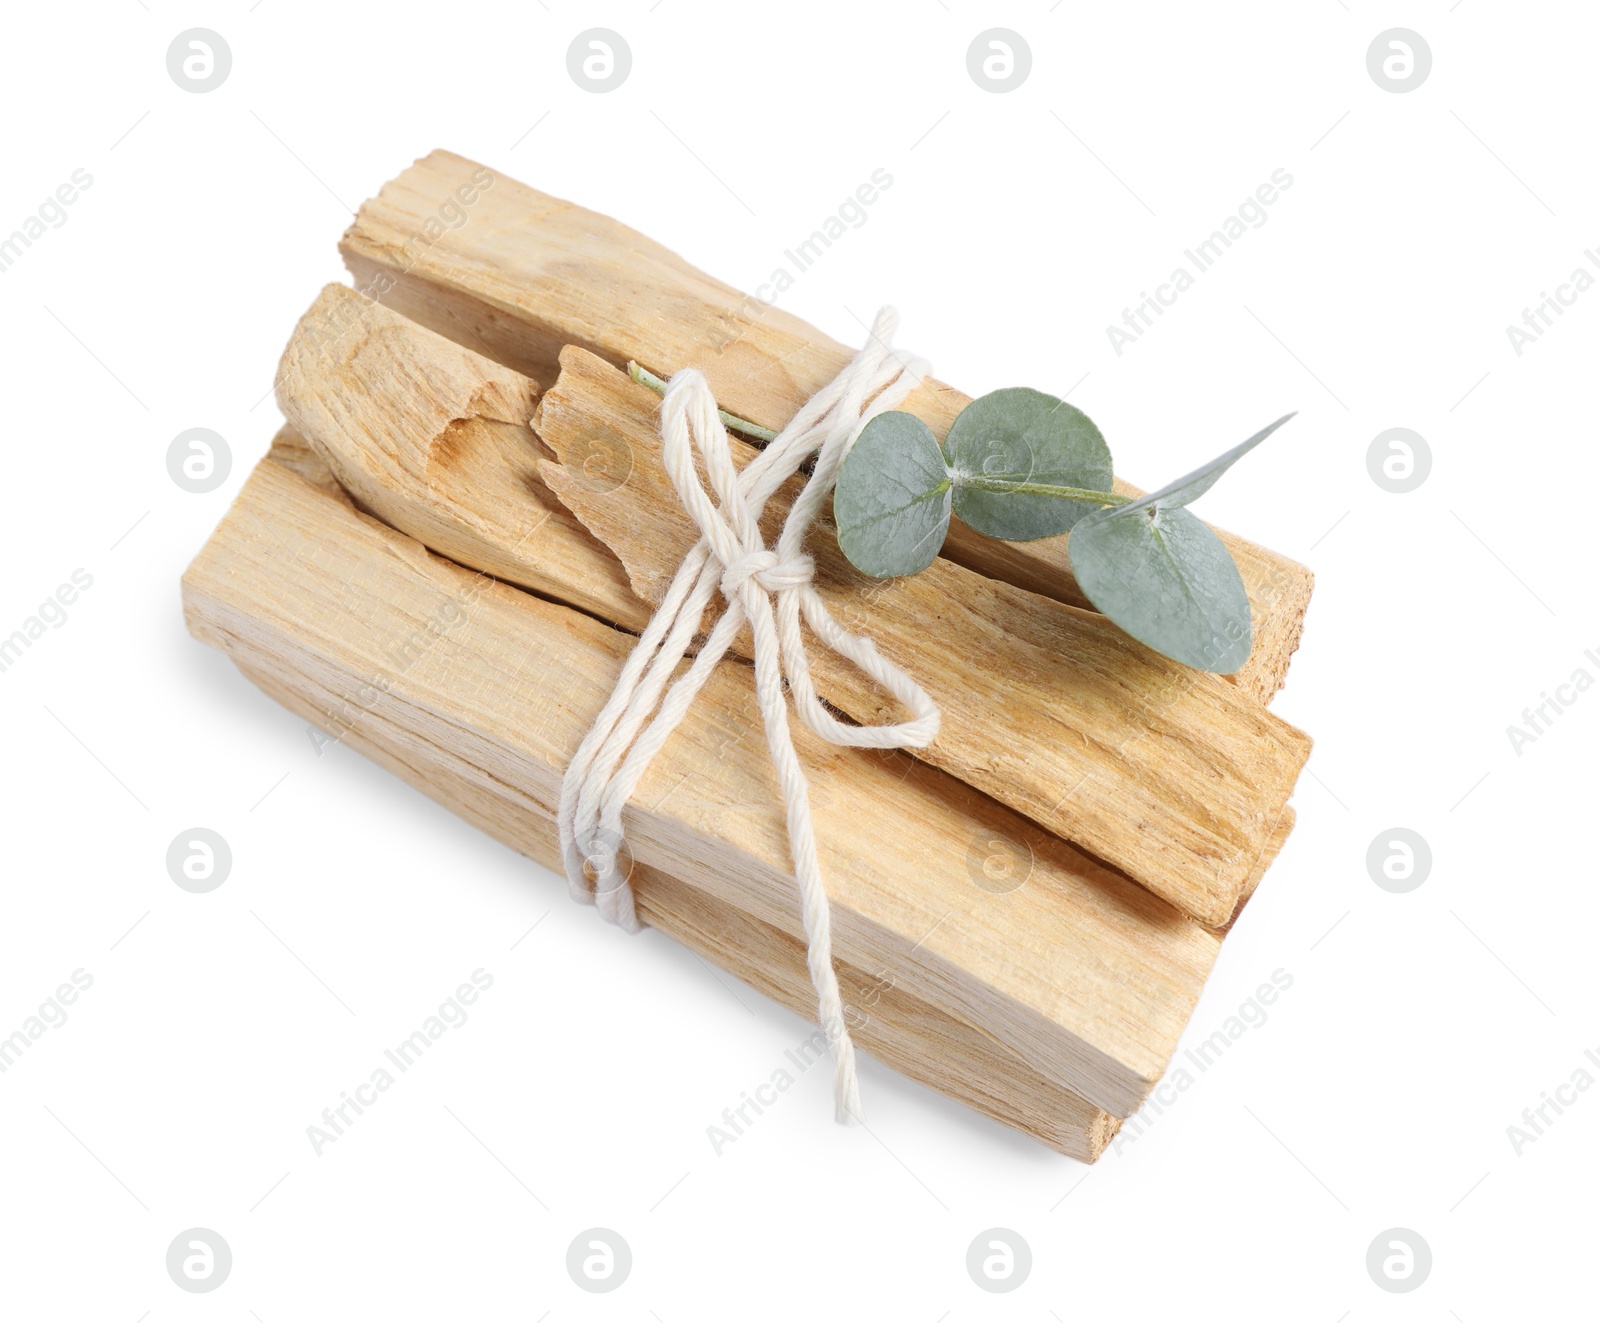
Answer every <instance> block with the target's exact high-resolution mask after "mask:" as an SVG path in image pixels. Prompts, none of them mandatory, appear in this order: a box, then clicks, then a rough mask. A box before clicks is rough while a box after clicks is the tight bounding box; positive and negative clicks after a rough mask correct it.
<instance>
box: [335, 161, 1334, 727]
mask: <svg viewBox="0 0 1600 1323" xmlns="http://www.w3.org/2000/svg"><path fill="white" fill-rule="evenodd" d="M441 218H445V219H441ZM446 220H448V223H446ZM340 251H341V252H342V253H343V255H344V259H345V264H346V266H347V267H348V268H349V270H350V272H351V274H352V276H353V277H354V279H355V282H356V284H357V285H358V286H359V287H361V288H363V289H364V290H366V291H367V292H368V293H370V294H371V295H372V296H373V297H375V298H378V299H380V300H381V301H382V302H384V303H386V304H388V305H389V306H391V307H393V308H396V309H398V310H399V311H401V312H404V313H405V314H406V315H407V316H408V317H411V318H412V319H413V320H415V321H418V322H420V323H422V324H423V325H425V326H428V327H430V328H431V329H433V330H435V331H437V332H439V333H440V334H441V335H444V336H447V337H449V338H450V339H453V340H458V341H460V342H461V343H462V344H464V345H467V346H468V347H470V348H473V349H476V350H479V351H481V352H483V353H485V354H488V355H490V356H491V357H494V358H496V359H497V360H499V361H501V362H503V363H505V364H507V365H508V366H510V367H513V368H516V369H517V370H518V371H520V372H522V373H524V374H526V375H528V376H531V377H533V378H534V379H535V380H538V381H542V382H549V381H553V380H554V379H555V373H556V367H557V360H558V357H559V355H560V352H561V350H562V349H563V348H564V347H565V346H567V345H576V346H579V347H581V348H584V349H587V350H589V351H590V352H592V353H594V354H596V355H598V356H599V357H601V358H603V359H605V360H607V361H608V362H610V363H612V364H613V365H614V366H619V367H620V366H623V365H624V364H625V363H626V362H627V360H628V359H630V358H632V359H636V360H638V361H639V362H640V363H642V364H644V365H645V366H646V367H648V368H650V369H652V370H653V371H655V372H657V373H658V374H660V375H661V376H663V377H667V376H670V375H671V374H672V373H673V372H674V371H676V370H677V369H678V368H680V367H698V368H700V369H701V370H702V371H703V372H704V373H705V375H706V378H707V380H708V381H709V382H710V383H711V385H712V388H713V389H714V390H715V392H716V394H717V397H718V402H719V403H720V404H721V406H722V408H724V409H726V410H728V411H729V412H730V413H733V414H735V415H737V416H739V417H743V418H748V419H750V420H751V421H753V422H757V423H761V424H763V425H764V426H767V427H771V428H774V429H779V428H781V427H782V426H783V424H784V423H786V422H787V421H788V419H789V418H790V417H791V416H792V415H793V413H794V412H795V411H796V410H797V409H798V408H799V407H800V405H801V404H802V403H803V402H804V401H805V400H806V399H808V398H809V397H810V396H811V395H812V394H814V393H815V392H816V391H817V390H818V389H819V388H820V387H821V386H823V385H824V384H826V383H827V382H828V381H829V380H831V379H832V378H833V377H834V376H835V375H837V373H838V372H839V371H840V369H842V368H843V367H844V365H845V364H846V363H847V362H848V361H849V359H850V357H851V355H852V353H853V350H851V349H850V348H847V347H846V346H844V345H841V344H839V343H837V342H836V341H834V340H832V339H830V338H829V337H828V336H826V335H824V334H823V333H822V332H820V331H818V330H817V329H816V328H814V327H812V326H810V325H808V324H807V323H805V322H803V321H801V320H800V319H799V318H797V317H795V316H793V315H791V314H789V313H787V312H785V311H783V310H782V309H781V308H778V307H773V306H769V305H766V304H763V303H761V302H760V301H759V300H757V299H754V298H752V297H750V296H747V295H744V294H741V293H740V292H739V291H738V290H736V289H733V288H732V287H731V286H729V285H726V284H723V283H722V282H721V281H719V280H715V279H713V278H712V277H710V276H708V275H706V274H705V273H704V272H702V271H699V270H697V269H696V268H695V267H694V266H692V265H691V264H689V263H688V262H686V261H684V259H683V258H681V257H679V256H678V255H677V254H676V253H673V252H671V251H669V250H668V249H666V248H664V247H663V246H662V245H660V244H658V243H655V242H654V241H652V240H650V239H648V238H646V237H645V236H644V235H641V234H639V233H638V232H637V231H635V230H632V229H629V228H628V227H627V226H625V225H622V224H620V223H619V222H617V221H614V220H612V219H611V218H609V217H607V216H602V215H599V214H597V213H595V212H592V211H588V210H586V209H584V208H582V207H579V206H575V205H574V204H572V203H569V202H563V201H562V200H560V199H559V198H553V197H549V196H548V195H546V194H544V193H540V192H539V191H537V190H536V189H533V188H529V187H528V186H527V185H525V184H521V183H518V182H517V181H516V180H514V179H510V178H508V177H506V176H504V175H500V174H497V173H496V172H494V171H491V170H489V169H487V168H486V167H484V166H481V165H478V164H477V163H475V162H473V161H469V160H466V159H465V158H463V157H460V156H456V155H454V154H453V153H450V152H445V151H435V152H432V153H430V154H429V155H428V156H426V157H424V158H422V159H421V160H419V161H418V162H416V164H414V165H413V166H411V168H410V169H408V170H406V171H405V172H403V173H402V174H401V175H400V176H399V177H397V178H396V179H393V180H391V181H390V182H389V183H388V184H386V185H385V186H384V187H383V189H382V190H381V191H380V193H379V194H378V196H377V197H375V198H371V199H369V200H368V201H367V202H366V203H364V204H363V205H362V207H361V210H360V212H359V213H358V214H357V216H356V219H355V222H354V224H352V225H351V227H350V229H349V230H348V231H347V232H346V233H345V235H344V238H343V240H342V242H341V244H340ZM907 297H908V298H910V297H914V295H908V296H907ZM1018 384H1024V383H1018ZM968 402H969V401H968V397H967V396H965V395H963V394H961V392H959V391H957V390H955V389H953V388H951V387H949V386H946V385H944V384H943V383H940V382H930V383H929V384H928V385H927V386H925V387H924V388H923V389H922V390H919V391H918V392H917V393H916V394H914V395H913V396H912V397H911V398H910V399H909V400H908V401H907V402H906V403H905V405H903V406H902V407H904V408H906V409H908V410H910V411H911V412H913V413H916V414H917V415H918V416H919V417H921V418H922V419H923V420H924V421H925V422H927V423H928V425H929V426H930V427H932V428H933V430H934V432H935V433H936V435H938V436H939V437H940V438H941V439H942V438H943V436H944V434H945V432H946V430H948V428H949V425H950V423H951V422H952V421H953V420H954V418H955V416H956V415H957V414H958V413H959V412H960V411H961V409H962V408H964V407H965V406H966V404H967V403H968ZM1218 448H1219V449H1220V446H1219V447H1218ZM1117 490H1118V491H1119V492H1122V493H1124V494H1126V495H1130V496H1131V495H1136V494H1138V489H1137V488H1135V487H1133V486H1131V485H1129V484H1127V483H1124V482H1121V481H1120V480H1119V482H1118V484H1117ZM1221 536H1222V538H1223V540H1224V541H1225V542H1226V543H1227V545H1228V548H1229V550H1230V551H1231V552H1232V554H1233V557H1234V560H1235V561H1236V562H1237V563H1238V565H1239V571H1240V574H1241V575H1242V576H1243V578H1244V582H1245V587H1246V590H1247V591H1248V593H1249V596H1250V603H1251V610H1252V614H1253V617H1254V647H1253V649H1252V651H1251V655H1250V660H1249V661H1248V662H1247V663H1246V665H1245V667H1244V668H1243V669H1242V670H1241V671H1240V672H1239V673H1238V675H1237V676H1235V677H1234V679H1235V680H1236V682H1237V683H1239V684H1240V685H1242V686H1243V687H1244V688H1246V689H1247V690H1248V691H1249V692H1251V693H1253V694H1255V695H1256V696H1257V697H1258V698H1260V699H1261V700H1262V701H1263V702H1264V701H1266V700H1268V699H1270V698H1271V696H1272V695H1273V694H1274V693H1276V692H1277V690H1278V689H1279V688H1280V687H1281V686H1282V684H1283V681H1284V676H1285V675H1286V673H1287V671H1288V667H1289V661H1290V658H1291V657H1292V656H1293V653H1294V650H1295V648H1296V647H1297V646H1298V643H1299V638H1300V629H1301V622H1302V620H1303V618H1304V615H1305V610H1306V607H1307V605H1308V603H1309V601H1310V596H1311V584H1312V581H1311V573H1310V571H1309V570H1307V569H1306V568H1305V567H1304V566H1302V565H1298V564H1296V563H1295V562H1294V561H1292V560H1289V559H1288V558H1287V557H1284V556H1280V555H1278V554H1277V553H1276V552H1272V551H1269V550H1267V549H1265V548H1263V547H1259V546H1256V545H1255V544H1253V543H1251V542H1248V541H1246V540H1245V539H1243V538H1239V537H1236V536H1234V535H1232V534H1229V533H1222V534H1221ZM1066 544H1067V538H1066V536H1065V535H1064V536H1061V537H1056V538H1047V539H1043V540H1041V541H1038V542H1019V543H1008V542H998V541H995V540H993V539H990V538H986V537H982V536H980V535H979V534H976V533H974V532H973V531H972V530H970V529H968V528H967V527H966V526H965V525H963V524H961V522H960V521H959V520H954V521H952V523H951V532H950V537H949V540H948V541H947V543H946V544H945V550H944V555H945V556H946V557H947V558H948V559H950V560H954V561H956V562H958V563H959V564H962V565H966V566H967V567H969V568H971V569H973V570H976V571H978V572H979V573H982V574H985V575H987V576H989V577H991V578H996V579H1000V580H1003V581H1005V582H1008V583H1012V584H1015V585H1017V586H1019V587H1023V588H1026V589H1029V590H1030V591H1032V592H1036V593H1040V594H1042V595H1044V596H1046V597H1053V598H1056V599H1058V600H1060V601H1064V602H1068V603H1071V604H1073V605H1076V606H1087V605H1088V603H1087V601H1086V600H1085V599H1084V597H1083V595H1082V594H1081V592H1079V590H1078V588H1077V585H1076V582H1075V581H1074V580H1073V577H1072V572H1071V567H1070V564H1069V562H1068V559H1067V552H1066Z"/></svg>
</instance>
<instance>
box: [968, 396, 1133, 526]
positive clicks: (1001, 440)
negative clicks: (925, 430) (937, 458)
mask: <svg viewBox="0 0 1600 1323" xmlns="http://www.w3.org/2000/svg"><path fill="white" fill-rule="evenodd" d="M944 449H945V456H946V459H947V460H948V462H949V465H950V473H951V477H952V479H953V481H954V482H955V498H954V503H955V513H956V517H957V518H958V519H960V520H961V521H962V522H963V523H964V524H967V525H969V526H970V527H972V528H975V529H976V530H977V531H978V532H980V533H984V534H987V535H988V536H989V537H997V538H1003V539H1005V540H1006V541H1007V542H1031V541H1033V540H1034V539H1035V538H1041V537H1054V536H1056V535H1057V534H1058V533H1065V532H1066V531H1067V530H1068V529H1069V528H1071V527H1072V526H1073V525H1074V524H1075V523H1077V522H1078V520H1080V519H1082V518H1083V517H1084V516H1085V515H1087V514H1089V513H1091V512H1092V511H1094V510H1097V509H1100V508H1102V507H1101V506H1100V505H1098V504H1090V503H1087V502H1084V501H1073V500H1066V499H1063V498H1062V497H1059V496H1042V495H1033V494H1030V493H1026V492H1015V491H1010V492H995V491H981V490H979V489H978V488H976V487H974V486H972V485H971V483H970V479H972V478H980V479H987V480H990V481H998V482H1015V483H1045V484H1049V485H1051V486H1055V487H1077V488H1081V489H1084V490H1087V491H1097V492H1108V491H1110V490H1111V451H1110V450H1109V449H1108V448H1107V446H1106V442H1105V438H1104V437H1103V436H1101V435H1100V429H1099V428H1098V427H1096V426H1095V425H1094V423H1093V422H1092V421H1090V419H1089V416H1088V415H1087V414H1085V413H1084V412H1083V411H1082V410H1081V409H1077V408H1074V407H1073V406H1072V405H1070V404H1067V403H1066V402H1065V401H1063V400H1058V399H1057V398H1056V397H1055V396H1054V395H1046V394H1045V393H1044V392H1043V391H1037V390H1032V389H1030V388H1029V387H1027V386H1012V387H1008V388H1006V389H1004V390H997V391H991V392H990V393H989V394H987V395H983V396H980V397H979V398H978V399H976V400H974V401H973V402H972V403H971V404H969V405H967V407H966V408H965V409H963V410H962V411H961V413H960V416H958V417H957V418H956V420H955V422H954V423H953V424H951V427H950V433H949V435H948V436H946V437H945V442H944ZM963 478H966V479H968V480H969V481H967V482H963Z"/></svg>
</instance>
